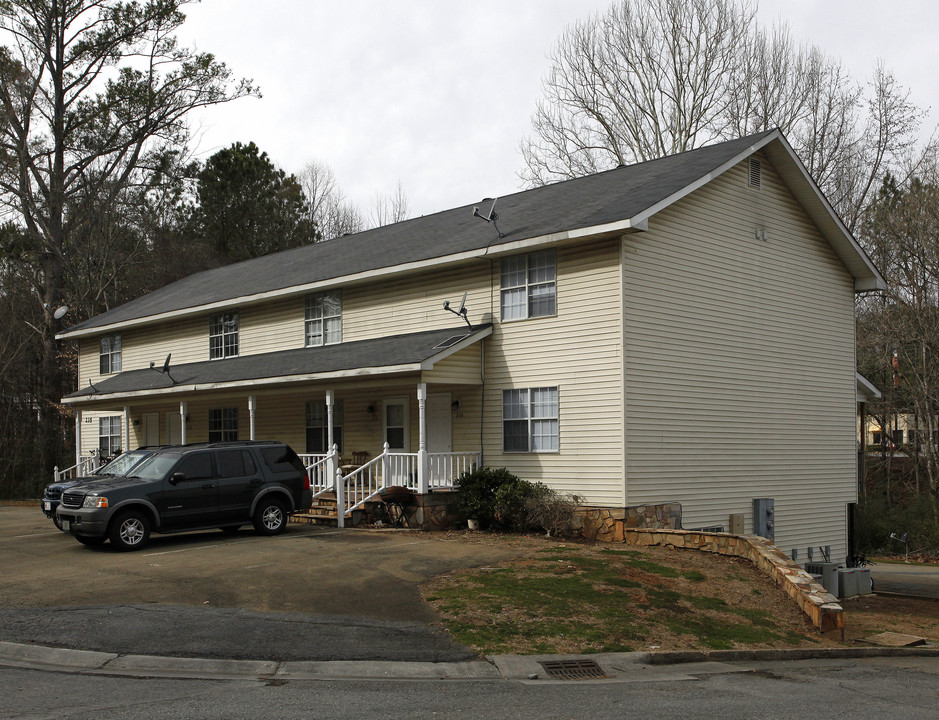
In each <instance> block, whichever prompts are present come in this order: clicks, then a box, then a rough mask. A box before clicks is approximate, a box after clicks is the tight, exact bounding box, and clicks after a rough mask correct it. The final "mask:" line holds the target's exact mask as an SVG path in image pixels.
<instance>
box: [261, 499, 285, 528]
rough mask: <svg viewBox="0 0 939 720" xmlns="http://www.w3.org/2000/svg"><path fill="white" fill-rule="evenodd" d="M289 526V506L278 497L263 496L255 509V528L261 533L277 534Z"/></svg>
mask: <svg viewBox="0 0 939 720" xmlns="http://www.w3.org/2000/svg"><path fill="white" fill-rule="evenodd" d="M286 526H287V508H286V507H285V506H284V503H283V501H281V500H278V499H276V498H269V499H268V498H262V499H261V502H259V503H258V507H257V510H255V511H254V529H255V530H257V532H258V533H259V534H261V535H277V534H278V533H280V532H283V530H284V528H285V527H286Z"/></svg>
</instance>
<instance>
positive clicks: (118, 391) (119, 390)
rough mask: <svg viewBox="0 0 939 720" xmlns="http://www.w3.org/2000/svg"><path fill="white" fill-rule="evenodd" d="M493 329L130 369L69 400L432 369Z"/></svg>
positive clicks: (430, 333) (412, 335)
mask: <svg viewBox="0 0 939 720" xmlns="http://www.w3.org/2000/svg"><path fill="white" fill-rule="evenodd" d="M491 333H492V325H491V324H485V325H475V326H473V327H472V328H459V327H457V328H454V327H449V328H445V329H442V330H429V331H425V332H418V333H409V334H403V335H392V336H389V337H382V338H374V339H371V340H359V341H355V342H344V343H338V344H336V345H324V346H321V347H308V348H298V349H295V350H282V351H280V352H272V353H261V354H258V355H244V356H242V357H234V358H226V359H224V360H206V361H203V362H196V363H187V364H185V365H176V366H173V365H172V364H171V365H170V368H169V372H168V373H163V372H161V371H160V370H158V369H156V368H145V369H142V370H128V371H126V372H122V373H118V374H117V375H114V376H112V377H109V378H107V379H105V380H102V381H100V382H98V383H97V384H95V385H94V386H91V385H89V386H88V387H86V388H82V389H81V390H78V391H76V392H73V393H71V394H69V395H67V396H66V397H65V398H64V399H63V400H64V402H66V403H73V404H74V403H85V402H93V401H100V400H108V399H115V400H116V399H120V398H130V397H137V396H144V395H166V394H175V393H181V392H194V391H201V390H220V389H226V388H238V387H245V386H253V385H258V386H262V385H275V384H282V383H292V382H309V381H315V380H329V379H341V378H346V377H363V376H369V375H389V374H400V373H411V372H420V371H422V370H430V369H432V368H433V366H434V363H436V362H439V361H440V360H443V359H444V358H445V357H448V356H450V355H452V354H454V353H456V352H459V351H460V350H462V349H463V348H465V347H468V346H469V345H472V344H473V343H475V342H477V341H479V340H481V339H482V338H484V337H486V336H488V335H490V334H491Z"/></svg>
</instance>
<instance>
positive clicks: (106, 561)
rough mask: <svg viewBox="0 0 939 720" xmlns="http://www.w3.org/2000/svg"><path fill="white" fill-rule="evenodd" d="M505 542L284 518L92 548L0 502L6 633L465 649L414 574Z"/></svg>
mask: <svg viewBox="0 0 939 720" xmlns="http://www.w3.org/2000/svg"><path fill="white" fill-rule="evenodd" d="M512 552H513V551H512V550H511V549H509V548H504V547H497V546H494V545H491V544H488V543H486V542H484V541H482V542H480V541H471V540H469V539H468V538H467V537H466V536H465V535H461V534H452V535H443V534H433V535H431V534H427V533H422V532H409V531H368V530H337V529H335V528H318V527H314V526H309V525H300V524H290V525H289V526H288V529H287V531H286V532H284V533H283V534H282V535H279V536H276V537H260V536H258V535H255V533H254V531H253V530H252V529H251V528H250V527H247V526H246V527H244V528H242V529H241V531H240V532H239V533H238V534H236V535H226V534H223V533H221V532H219V531H204V532H198V533H188V534H180V535H154V536H153V537H152V538H151V542H150V544H149V545H148V546H147V547H146V548H145V549H143V550H142V551H139V552H132V553H122V552H117V551H115V550H113V549H111V548H110V546H109V544H105V545H103V546H100V547H95V548H92V547H86V546H84V545H81V544H80V543H78V542H77V541H76V540H75V539H74V538H72V537H69V536H67V535H64V534H63V533H61V532H59V531H58V530H56V529H55V527H54V526H53V524H52V522H51V521H49V520H48V519H46V518H45V517H44V516H43V515H42V513H41V512H40V511H39V509H38V506H37V507H29V506H0V557H2V558H3V575H2V581H0V638H2V639H3V640H6V641H9V642H18V643H36V644H40V645H51V646H56V647H67V648H77V649H86V650H101V651H105V652H122V653H128V652H129V653H143V654H170V655H178V656H184V657H196V656H199V657H229V658H236V659H264V658H267V659H284V660H289V659H308V660H330V659H348V660H364V659H367V660H380V659H394V660H427V661H441V660H448V661H451V660H461V659H465V658H468V657H470V656H471V653H470V652H469V651H468V650H467V649H466V648H463V647H462V646H459V645H456V644H455V643H453V642H452V641H450V639H449V637H448V636H446V635H445V634H444V633H443V632H442V631H441V630H440V629H439V628H438V627H437V626H436V625H435V624H434V623H435V621H436V616H435V615H434V613H433V612H432V611H431V610H430V608H429V607H427V606H426V605H425V604H424V603H423V601H422V600H421V597H420V590H419V586H420V584H421V583H422V582H423V581H425V580H426V579H428V578H430V577H432V576H433V575H436V574H438V573H442V572H448V571H452V570H456V569H460V568H465V567H476V566H480V565H486V564H490V563H495V562H498V561H501V560H504V559H506V558H508V557H511V554H512Z"/></svg>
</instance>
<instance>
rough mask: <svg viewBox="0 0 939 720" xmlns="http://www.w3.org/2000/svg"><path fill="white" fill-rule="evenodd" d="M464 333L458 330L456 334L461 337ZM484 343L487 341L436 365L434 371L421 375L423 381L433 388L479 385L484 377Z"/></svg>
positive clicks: (482, 341) (478, 343)
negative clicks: (454, 385) (443, 385)
mask: <svg viewBox="0 0 939 720" xmlns="http://www.w3.org/2000/svg"><path fill="white" fill-rule="evenodd" d="M463 332H465V331H463V330H457V331H456V332H455V333H454V334H456V335H460V334H462V333H463ZM484 342H485V339H483V340H480V341H477V342H476V343H475V344H473V345H470V346H469V347H466V348H463V349H462V350H460V351H459V352H455V353H453V355H450V356H449V357H446V358H444V359H443V360H441V361H439V362H437V363H435V364H434V367H433V370H427V371H425V372H423V373H422V374H421V377H422V379H423V381H424V382H426V383H428V384H429V387H431V388H433V386H434V385H438V384H441V383H455V384H460V385H479V384H480V382H481V376H482V364H481V363H482V343H484ZM431 391H432V390H431Z"/></svg>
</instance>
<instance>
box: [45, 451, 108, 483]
mask: <svg viewBox="0 0 939 720" xmlns="http://www.w3.org/2000/svg"><path fill="white" fill-rule="evenodd" d="M99 465H100V458H99V457H98V456H97V455H82V456H81V458H80V459H79V461H78V462H77V463H75V464H74V465H72V467H67V468H65V469H64V470H59V466H58V465H56V466H55V468H53V471H52V480H53V482H62V481H64V480H73V479H74V478H77V477H84V476H85V475H90V474H91V473H93V472H94V471H95V470H97V469H98V467H99Z"/></svg>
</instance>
